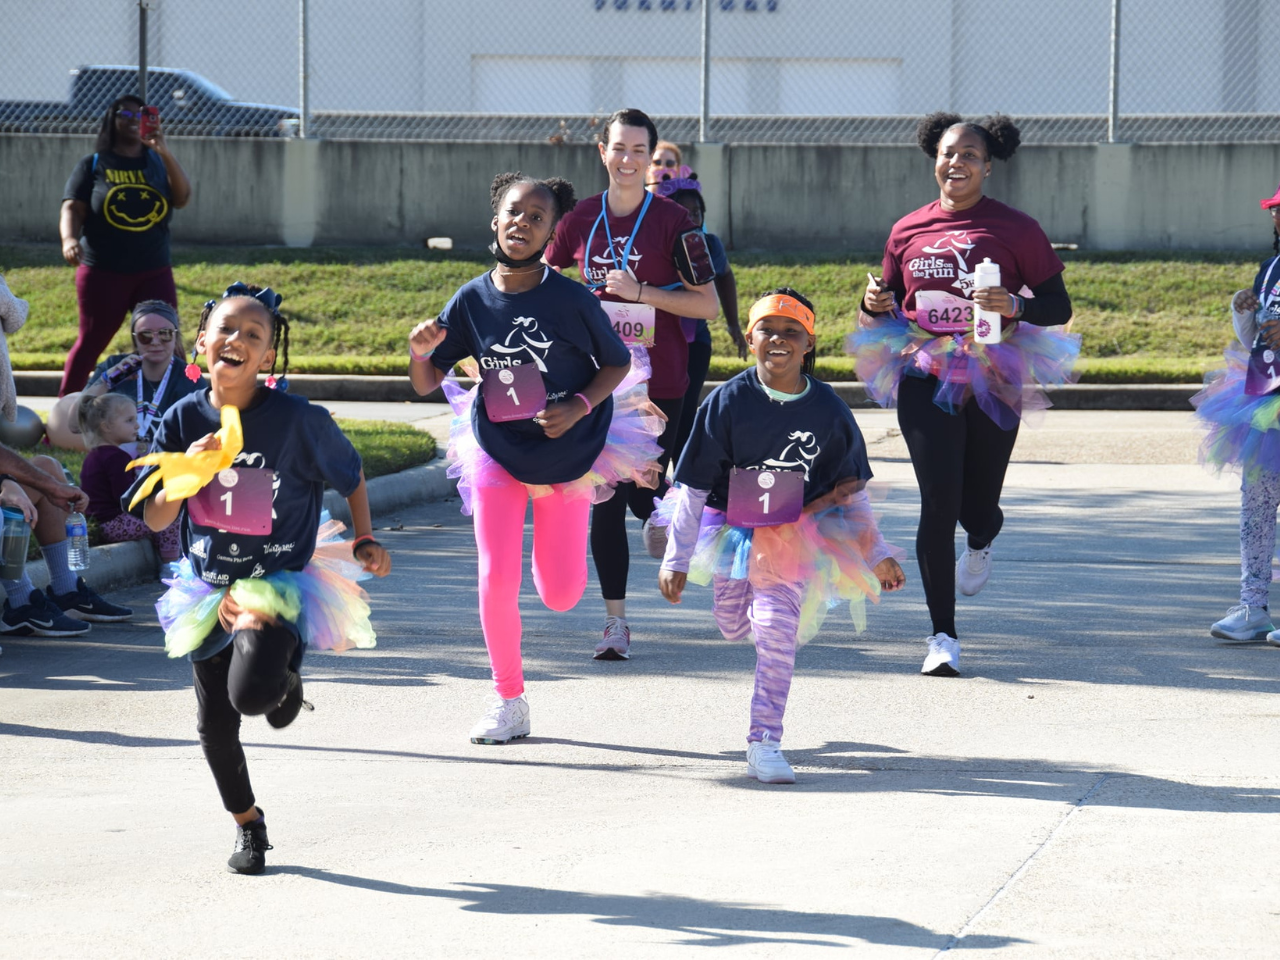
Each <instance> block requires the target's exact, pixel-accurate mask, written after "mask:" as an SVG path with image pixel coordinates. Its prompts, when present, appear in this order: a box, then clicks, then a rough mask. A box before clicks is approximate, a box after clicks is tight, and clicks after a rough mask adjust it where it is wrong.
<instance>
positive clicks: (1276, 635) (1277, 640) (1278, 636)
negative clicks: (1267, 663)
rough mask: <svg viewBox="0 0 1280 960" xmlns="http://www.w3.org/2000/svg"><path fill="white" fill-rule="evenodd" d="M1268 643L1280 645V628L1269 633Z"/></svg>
mask: <svg viewBox="0 0 1280 960" xmlns="http://www.w3.org/2000/svg"><path fill="white" fill-rule="evenodd" d="M1267 643H1269V644H1271V645H1272V646H1273V647H1280V630H1272V631H1271V632H1270V633H1268V634H1267Z"/></svg>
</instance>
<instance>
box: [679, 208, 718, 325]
mask: <svg viewBox="0 0 1280 960" xmlns="http://www.w3.org/2000/svg"><path fill="white" fill-rule="evenodd" d="M704 232H705V231H704ZM707 253H708V254H709V255H710V256H711V268H712V269H713V270H715V272H716V279H717V280H719V279H720V278H721V277H723V276H724V275H725V274H726V273H728V272H729V255H728V254H727V253H725V251H724V242H723V241H721V239H720V238H719V237H717V236H716V235H715V234H714V233H708V234H707ZM680 323H681V325H684V324H687V323H696V326H695V327H694V333H693V339H692V340H691V341H690V343H705V344H707V345H708V346H710V345H711V328H710V327H708V326H707V321H705V320H698V321H692V320H689V319H687V318H685V317H681V318H680ZM686 330H687V328H686Z"/></svg>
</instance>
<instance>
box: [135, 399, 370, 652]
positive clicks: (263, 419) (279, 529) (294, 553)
mask: <svg viewBox="0 0 1280 960" xmlns="http://www.w3.org/2000/svg"><path fill="white" fill-rule="evenodd" d="M258 397H259V399H258V402H257V403H255V404H254V405H253V406H251V407H250V408H249V409H248V410H241V411H240V423H241V426H242V427H243V428H244V449H243V450H241V451H240V453H239V454H238V455H237V456H236V458H235V461H234V462H233V463H232V466H233V467H236V468H254V467H257V468H263V469H266V470H271V471H273V474H274V477H273V481H272V485H273V488H274V492H273V498H272V510H271V532H270V533H268V534H266V535H264V536H255V535H251V534H242V533H229V532H227V531H223V530H218V529H216V528H214V527H206V526H201V525H199V524H197V523H196V522H195V521H194V520H193V519H192V518H191V513H190V511H189V510H188V504H187V502H186V501H184V502H183V505H182V513H181V515H180V519H181V520H182V552H183V554H184V555H185V556H186V557H187V559H189V560H190V561H191V566H192V568H193V569H194V570H195V573H196V576H198V577H199V578H200V579H202V580H203V581H204V582H205V583H207V584H209V585H210V586H211V587H226V586H230V585H231V583H233V582H234V581H236V580H244V579H248V578H250V577H262V576H266V575H267V574H270V573H276V572H278V571H280V570H301V569H302V568H303V567H304V566H306V564H307V561H308V560H310V559H311V554H312V553H313V552H314V551H315V547H316V529H317V528H318V527H319V525H320V512H321V510H322V508H323V502H324V486H325V483H328V484H329V486H331V487H333V488H334V489H335V490H337V491H338V493H340V494H341V495H342V496H344V497H346V496H349V495H350V494H351V493H353V492H354V491H355V489H356V487H358V486H359V485H360V469H361V464H360V454H359V453H357V452H356V449H355V447H353V446H352V445H351V441H350V440H348V439H347V438H346V435H345V434H343V432H342V431H341V430H340V429H338V425H337V424H336V423H334V420H333V417H332V416H331V415H330V414H329V411H328V410H326V409H324V407H319V406H313V405H312V404H310V403H308V402H307V401H306V400H305V399H304V398H302V397H295V396H291V395H289V394H286V393H280V392H279V391H276V390H268V389H266V388H265V387H260V388H259V389H258ZM221 426H222V418H221V415H220V414H219V412H218V410H217V408H215V407H214V406H213V405H212V404H211V403H210V402H209V391H207V390H202V391H201V392H199V393H193V394H190V395H189V396H186V397H183V398H182V399H181V400H179V401H178V402H177V403H175V404H174V405H173V406H172V407H170V408H169V410H168V412H167V413H166V414H165V415H164V419H163V420H162V421H161V422H160V429H159V430H158V431H157V433H156V439H155V443H153V444H152V447H151V449H152V451H153V452H159V451H184V450H186V449H187V448H188V447H189V446H191V444H192V443H194V442H195V441H197V440H199V439H200V438H201V437H203V436H204V435H205V434H207V433H216V432H217V431H218V430H219V429H220V428H221ZM155 469H156V468H155V467H144V468H143V470H142V472H141V474H140V475H139V477H138V479H137V480H136V481H134V484H133V486H132V487H130V488H129V490H128V491H126V492H125V495H124V496H123V497H121V503H122V505H123V506H124V507H125V508H128V506H129V501H130V500H131V499H132V498H133V494H134V491H135V490H136V489H137V488H138V486H139V485H140V484H141V483H142V482H143V480H144V479H145V478H146V477H148V476H150V475H151V473H152V472H153V471H154V470H155ZM215 652H216V651H215ZM197 659H198V657H197Z"/></svg>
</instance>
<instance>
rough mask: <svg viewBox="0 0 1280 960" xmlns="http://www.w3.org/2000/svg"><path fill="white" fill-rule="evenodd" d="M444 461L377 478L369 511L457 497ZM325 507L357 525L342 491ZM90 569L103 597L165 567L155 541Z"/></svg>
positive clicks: (39, 575) (96, 551)
mask: <svg viewBox="0 0 1280 960" xmlns="http://www.w3.org/2000/svg"><path fill="white" fill-rule="evenodd" d="M446 469H447V466H446V463H445V461H444V459H443V458H440V457H437V458H436V459H435V460H432V461H431V462H430V463H424V464H423V465H422V466H420V467H410V468H409V469H408V470H401V471H400V472H399V473H392V474H388V475H387V476H385V477H374V478H373V479H372V480H370V481H369V482H368V484H367V489H368V491H369V512H370V513H371V514H372V515H373V516H374V518H375V519H376V518H377V517H379V516H383V515H386V514H388V513H392V512H394V511H396V510H401V509H404V508H405V507H409V506H414V505H416V504H419V503H429V502H430V501H432V500H444V499H446V498H448V497H451V496H455V495H456V494H457V490H458V481H457V480H455V479H453V478H451V477H448V476H446V475H445V470H446ZM324 508H325V509H326V510H328V511H329V515H330V516H332V517H333V519H335V520H340V521H342V522H343V523H345V524H347V525H348V526H350V525H351V512H350V511H349V510H348V509H347V501H346V500H345V499H344V498H342V497H340V496H339V495H338V492H337V491H336V490H326V491H325V494H324ZM89 554H90V560H89V569H87V570H85V571H83V572H82V573H81V576H82V577H84V581H85V583H87V584H88V585H89V586H90V587H91V588H93V589H94V590H96V591H98V592H99V593H101V592H103V591H106V590H110V589H112V588H113V587H123V586H128V585H130V584H134V583H139V582H141V581H144V580H154V579H155V578H156V575H157V572H158V571H159V569H160V556H159V554H157V553H156V549H155V547H154V546H153V545H152V543H151V541H150V540H133V541H130V542H129V543H109V544H104V545H103V546H100V547H93V548H91V549H90V551H89ZM27 574H28V576H30V577H31V582H32V583H33V584H35V586H36V587H37V588H38V589H40V590H43V589H44V588H45V587H47V586H48V585H49V569H48V567H47V566H46V564H45V562H44V561H43V560H38V561H33V562H31V563H28V564H27Z"/></svg>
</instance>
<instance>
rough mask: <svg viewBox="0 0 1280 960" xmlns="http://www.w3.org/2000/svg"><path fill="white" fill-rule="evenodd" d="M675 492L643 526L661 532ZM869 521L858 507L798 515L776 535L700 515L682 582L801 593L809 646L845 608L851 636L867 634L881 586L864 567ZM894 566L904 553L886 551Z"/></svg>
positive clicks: (873, 539)
mask: <svg viewBox="0 0 1280 960" xmlns="http://www.w3.org/2000/svg"><path fill="white" fill-rule="evenodd" d="M678 497H679V488H678V487H672V488H671V489H670V490H668V491H667V495H666V496H665V497H664V498H663V499H662V501H661V503H660V504H659V505H658V508H657V510H655V512H654V514H653V516H652V517H651V518H650V522H651V523H652V524H654V525H655V526H667V525H669V524H670V522H671V517H672V515H673V514H674V512H675V505H676V502H677V498H678ZM878 539H879V538H878V536H877V528H876V523H875V517H874V516H873V515H872V513H871V507H870V505H869V504H867V503H866V502H865V501H864V502H862V503H859V504H854V505H849V506H835V507H827V508H826V509H824V510H818V511H814V512H812V513H804V514H802V515H801V516H800V519H799V520H797V521H796V522H795V523H784V524H779V525H778V526H776V527H754V528H745V527H732V526H730V525H729V524H728V523H726V522H725V514H724V513H723V512H722V511H720V510H717V509H715V508H714V507H707V508H706V509H704V510H703V511H702V524H701V526H700V528H699V530H698V545H697V547H696V549H695V550H694V554H693V558H692V560H691V561H690V563H689V580H690V581H692V582H693V583H697V584H701V585H703V586H706V585H708V584H710V583H711V581H712V578H714V577H717V576H719V577H726V578H728V579H731V580H749V581H750V582H751V585H752V586H753V587H768V586H772V585H775V584H779V583H785V584H791V585H799V586H800V589H801V603H800V629H799V635H798V638H797V639H798V640H799V642H800V643H802V644H803V643H808V642H809V641H810V640H812V639H813V637H814V636H815V635H816V634H817V632H818V631H819V630H821V629H822V624H823V622H824V621H825V620H826V617H827V613H828V612H829V611H830V610H832V609H834V608H835V607H837V606H841V605H842V604H848V607H849V615H850V617H851V618H852V619H853V625H854V629H855V631H856V632H858V633H861V632H862V631H863V630H864V629H866V625H867V611H866V601H867V600H868V599H870V600H871V602H872V603H878V602H879V600H880V578H879V577H877V576H876V574H875V571H874V570H873V569H872V567H871V565H870V564H869V563H868V562H867V559H866V558H867V556H868V555H869V554H870V553H871V551H872V550H873V549H874V548H875V545H876V543H877V541H878ZM889 555H890V556H892V557H893V558H894V559H896V560H898V561H901V560H903V559H904V558H905V556H906V554H905V553H904V551H902V550H900V549H898V548H896V547H890V553H889Z"/></svg>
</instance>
